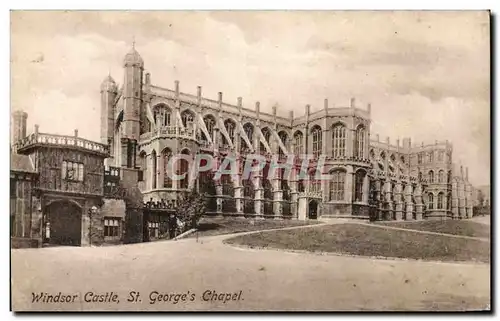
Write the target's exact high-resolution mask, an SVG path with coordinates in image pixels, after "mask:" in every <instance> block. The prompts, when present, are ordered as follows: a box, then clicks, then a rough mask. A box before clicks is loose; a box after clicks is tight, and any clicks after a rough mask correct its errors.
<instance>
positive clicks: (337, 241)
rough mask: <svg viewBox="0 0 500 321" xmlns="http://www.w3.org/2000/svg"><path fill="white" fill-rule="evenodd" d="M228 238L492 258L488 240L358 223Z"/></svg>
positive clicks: (281, 245) (349, 250)
mask: <svg viewBox="0 0 500 321" xmlns="http://www.w3.org/2000/svg"><path fill="white" fill-rule="evenodd" d="M225 242H226V243H229V244H235V245H245V246H249V247H251V248H274V249H288V250H305V251H311V252H333V253H341V254H353V255H362V256H383V257H397V258H411V259H422V260H431V261H478V262H489V261H490V247H489V244H488V243H487V242H482V241H479V240H471V239H460V238H452V237H447V236H442V235H430V234H422V233H416V232H411V231H399V230H386V229H381V228H377V227H370V226H366V225H359V224H338V225H327V226H318V227H316V228H307V229H295V230H285V231H269V232H261V233H256V234H249V235H242V236H236V237H234V238H231V239H229V240H226V241H225Z"/></svg>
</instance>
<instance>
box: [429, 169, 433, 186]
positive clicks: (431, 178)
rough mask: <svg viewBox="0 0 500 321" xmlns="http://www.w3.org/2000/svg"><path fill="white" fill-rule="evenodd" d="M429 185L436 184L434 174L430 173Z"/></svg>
mask: <svg viewBox="0 0 500 321" xmlns="http://www.w3.org/2000/svg"><path fill="white" fill-rule="evenodd" d="M429 183H434V172H433V171H429Z"/></svg>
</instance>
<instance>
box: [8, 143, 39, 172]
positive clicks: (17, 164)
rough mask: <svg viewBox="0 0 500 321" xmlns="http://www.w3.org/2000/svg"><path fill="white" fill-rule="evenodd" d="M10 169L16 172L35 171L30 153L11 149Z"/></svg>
mask: <svg viewBox="0 0 500 321" xmlns="http://www.w3.org/2000/svg"><path fill="white" fill-rule="evenodd" d="M10 170H11V171H15V172H26V173H35V168H34V167H33V163H32V162H31V159H30V157H29V156H28V155H21V154H18V153H17V152H16V151H15V150H12V149H11V150H10Z"/></svg>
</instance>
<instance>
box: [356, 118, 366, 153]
mask: <svg viewBox="0 0 500 321" xmlns="http://www.w3.org/2000/svg"><path fill="white" fill-rule="evenodd" d="M365 137H366V134H365V127H364V126H358V128H357V129H356V137H355V139H354V157H358V158H365Z"/></svg>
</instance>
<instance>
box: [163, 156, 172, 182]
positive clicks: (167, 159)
mask: <svg viewBox="0 0 500 321" xmlns="http://www.w3.org/2000/svg"><path fill="white" fill-rule="evenodd" d="M162 156H163V173H164V178H163V187H165V188H172V178H171V177H172V169H171V167H170V166H169V165H171V164H169V163H170V160H171V158H172V151H171V150H170V149H168V148H167V149H165V150H163V152H162Z"/></svg>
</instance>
